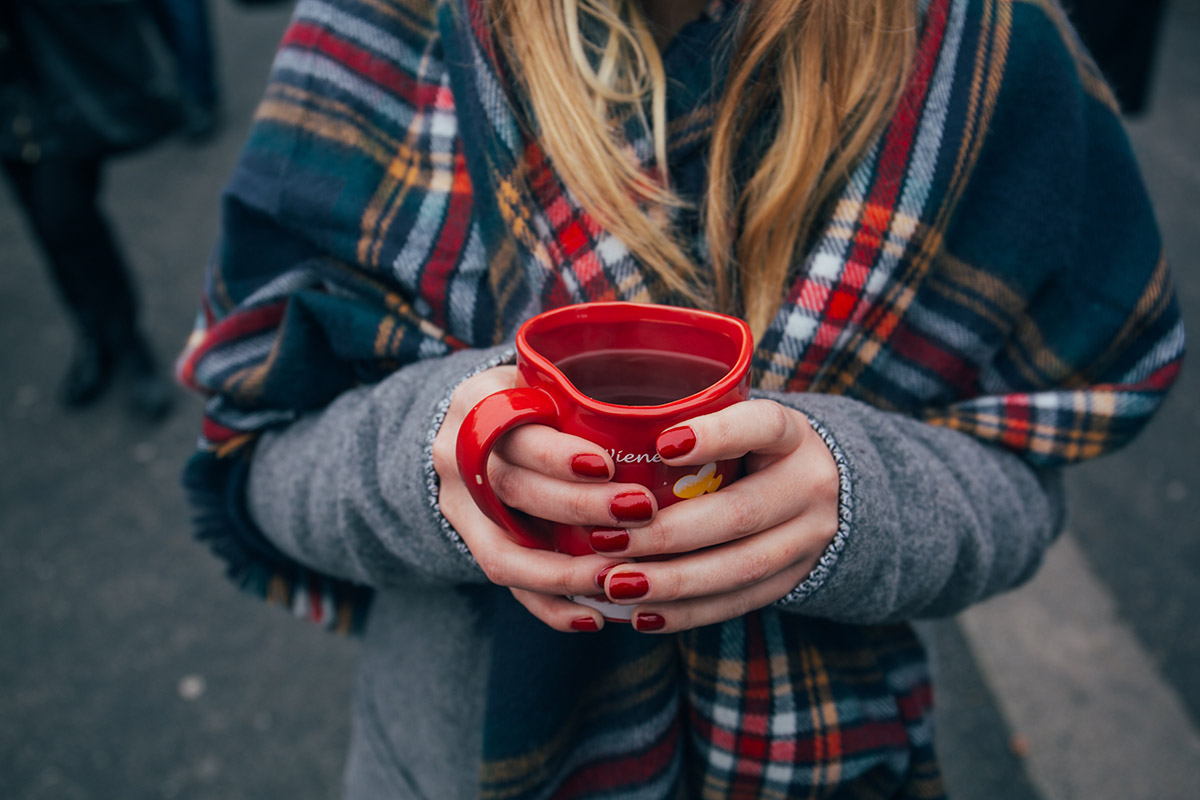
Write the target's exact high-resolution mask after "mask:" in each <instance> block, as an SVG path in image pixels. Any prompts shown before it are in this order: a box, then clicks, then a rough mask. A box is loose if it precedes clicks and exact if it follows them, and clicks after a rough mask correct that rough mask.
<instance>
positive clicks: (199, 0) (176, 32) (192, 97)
mask: <svg viewBox="0 0 1200 800" xmlns="http://www.w3.org/2000/svg"><path fill="white" fill-rule="evenodd" d="M148 6H149V8H150V11H151V13H152V14H153V15H154V18H155V21H156V22H157V23H158V26H159V28H161V29H162V32H163V37H164V38H165V39H166V42H167V45H168V46H169V47H170V48H171V53H172V54H173V55H174V56H175V63H176V66H177V68H178V70H179V89H180V111H181V114H182V117H183V120H182V122H183V127H182V132H183V134H184V136H186V137H187V138H188V139H190V140H192V141H193V142H203V141H207V140H208V139H210V138H211V137H212V136H213V135H214V134H215V133H216V132H217V129H218V128H219V127H220V92H219V90H218V85H217V70H216V63H215V59H214V52H213V51H214V44H213V35H212V24H211V21H210V16H209V9H208V1H207V0H148Z"/></svg>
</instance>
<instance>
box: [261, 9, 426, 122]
mask: <svg viewBox="0 0 1200 800" xmlns="http://www.w3.org/2000/svg"><path fill="white" fill-rule="evenodd" d="M282 46H283V47H296V48H301V49H307V50H316V51H317V52H320V53H323V54H324V55H327V56H329V57H330V58H331V59H333V60H334V61H336V62H337V63H338V64H340V65H341V66H343V67H346V68H347V69H350V70H353V71H354V72H356V73H358V74H359V75H361V76H363V77H364V78H366V79H367V80H369V81H371V82H372V83H376V84H378V85H379V86H381V87H383V88H384V89H386V90H388V91H389V92H392V93H394V94H397V95H399V96H400V97H401V98H403V99H404V100H406V101H408V102H410V103H412V104H413V105H414V106H416V107H417V108H422V107H425V106H431V105H437V104H438V99H439V98H438V93H439V90H440V87H439V86H437V85H436V84H430V83H422V82H420V81H418V80H417V79H416V78H414V77H413V76H412V75H409V74H408V73H407V72H405V71H404V70H402V69H398V68H397V67H395V66H394V65H392V64H390V63H389V62H387V61H385V60H384V59H383V58H380V57H379V56H376V55H375V54H374V53H371V52H370V51H368V50H364V49H363V48H361V47H359V46H357V45H355V44H351V43H350V42H348V41H346V40H345V39H340V38H338V37H337V36H336V35H334V34H333V33H332V32H330V31H329V30H327V29H325V28H322V27H320V26H318V25H314V24H312V23H308V22H297V23H295V24H294V25H292V26H291V27H289V28H288V30H287V32H286V33H285V34H284V37H283V42H282Z"/></svg>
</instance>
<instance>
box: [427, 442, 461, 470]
mask: <svg viewBox="0 0 1200 800" xmlns="http://www.w3.org/2000/svg"><path fill="white" fill-rule="evenodd" d="M457 462H458V459H457V457H456V455H455V453H454V447H453V446H452V445H451V444H450V442H449V441H448V438H447V437H443V436H438V437H437V438H436V439H434V440H433V468H434V469H435V470H436V471H437V473H438V474H439V475H449V474H451V473H452V472H454V471H455V470H457V469H458V463H457Z"/></svg>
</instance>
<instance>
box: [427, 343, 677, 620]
mask: <svg viewBox="0 0 1200 800" xmlns="http://www.w3.org/2000/svg"><path fill="white" fill-rule="evenodd" d="M515 385H516V368H515V367H496V368H494V369H489V370H486V371H484V372H482V373H480V374H478V375H476V376H474V377H472V378H469V379H467V380H466V381H464V382H463V383H462V384H460V385H459V387H458V388H457V389H456V390H455V392H454V394H453V395H452V396H451V398H450V408H449V410H448V411H447V413H446V418H445V420H444V421H443V422H442V426H441V428H440V429H439V431H438V433H437V436H436V438H435V439H434V442H433V465H434V468H435V470H436V471H437V473H438V477H439V478H440V480H441V488H440V490H439V492H438V504H439V506H440V507H441V510H442V514H443V515H444V516H445V517H446V519H447V521H449V523H450V524H451V525H452V526H454V529H455V530H456V531H458V533H459V535H460V536H462V539H463V542H465V543H466V545H467V547H468V548H469V549H470V551H471V554H472V555H473V556H475V560H476V561H477V562H478V563H479V566H480V567H481V568H482V569H483V572H484V574H485V575H486V576H487V578H488V580H490V581H492V583H495V584H498V585H500V586H507V587H509V589H510V590H511V591H512V593H513V596H514V597H516V599H517V600H518V601H519V602H520V603H521V604H522V605H524V606H525V607H526V608H527V609H529V611H530V612H531V613H532V614H533V615H534V616H536V617H537V618H538V619H540V620H542V621H543V622H545V623H546V624H547V625H549V626H550V627H552V628H555V629H556V630H560V631H573V630H574V631H580V630H582V631H588V630H599V629H600V628H602V627H603V626H604V618H603V616H602V615H601V614H600V612H598V611H596V610H595V609H592V608H588V607H586V606H581V605H578V604H576V603H573V602H571V601H570V600H568V599H566V596H567V595H594V594H598V593H599V592H600V587H599V584H598V583H597V581H596V576H597V575H598V574H599V573H600V572H601V570H603V569H604V568H605V567H608V566H612V565H613V564H615V563H618V562H619V561H620V560H621V559H619V558H613V557H611V556H604V555H594V556H590V555H589V556H569V555H564V554H562V553H555V552H551V551H548V550H536V549H533V548H528V547H524V546H522V545H519V544H517V543H516V542H515V541H513V540H512V538H511V537H509V535H508V534H507V533H506V532H505V531H504V529H503V528H501V527H500V526H498V525H497V524H496V523H494V522H492V521H491V520H490V519H489V518H488V517H487V516H485V515H484V514H483V512H482V511H480V510H479V507H478V506H476V505H475V501H474V500H473V499H472V498H471V496H470V494H469V493H468V492H467V487H466V486H465V485H464V484H463V482H462V477H461V476H460V475H459V472H458V463H457V459H456V456H455V445H456V442H457V439H458V431H459V428H460V427H461V426H462V422H463V418H464V417H465V416H466V415H467V412H468V411H470V410H471V409H472V408H473V407H474V406H475V404H476V403H478V402H479V401H480V400H482V399H483V398H484V397H486V396H487V395H489V394H492V393H493V392H497V391H500V390H502V389H509V388H512V387H513V386H515ZM612 474H613V463H612V458H611V457H609V455H608V453H606V452H605V451H604V450H603V449H602V448H600V447H598V446H597V445H595V444H593V443H591V442H589V441H587V440H585V439H581V438H579V437H577V436H571V435H569V434H565V433H561V432H559V431H556V430H554V429H553V428H549V427H546V426H544V425H522V426H520V427H519V428H516V429H515V430H513V431H512V432H510V433H508V434H506V435H505V436H504V437H502V438H501V439H500V441H499V443H498V444H497V446H496V448H495V450H494V451H493V453H492V457H491V459H490V460H489V462H488V479H489V481H490V482H491V485H492V488H493V489H494V490H495V492H496V495H497V496H498V497H499V498H500V500H501V501H502V502H503V503H504V504H505V505H507V506H509V507H511V508H516V509H519V510H521V511H524V512H526V513H528V514H531V515H533V516H535V517H540V518H541V519H548V520H554V521H557V522H565V523H568V524H573V525H585V526H596V527H602V528H615V527H617V526H620V527H622V528H636V527H637V526H639V525H644V524H646V523H648V522H650V521H651V520H652V519H653V515H654V513H655V511H656V506H655V503H654V498H653V496H652V495H651V494H650V493H649V492H648V491H646V490H645V489H644V488H643V487H641V486H637V485H634V484H619V483H612V482H611V481H610V480H609V478H610V477H611V476H612ZM619 495H623V496H624V500H625V501H626V504H627V503H628V500H629V499H630V498H633V499H635V500H636V499H638V497H641V498H645V501H646V504H648V508H649V513H648V514H642V515H640V518H639V519H633V520H630V519H628V518H626V519H621V518H620V516H618V515H619V514H621V507H622V503H621V501H618V502H617V503H616V504H615V505H614V498H617V497H618V496H619ZM634 505H637V504H636V503H635V504H634ZM614 510H615V511H616V512H617V514H618V515H615V514H614ZM624 516H626V517H628V514H625V515H624Z"/></svg>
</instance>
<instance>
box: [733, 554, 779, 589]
mask: <svg viewBox="0 0 1200 800" xmlns="http://www.w3.org/2000/svg"><path fill="white" fill-rule="evenodd" d="M733 571H734V574H735V575H736V576H737V580H738V583H739V584H740V585H742V586H751V585H753V584H756V583H758V582H759V581H761V580H763V579H764V578H766V577H767V576H768V575H770V574H771V572H772V563H771V559H770V558H769V557H767V556H765V555H762V554H758V553H747V554H746V555H744V556H743V557H742V558H741V559H739V560H738V562H737V563H736V564H735V565H734V566H733Z"/></svg>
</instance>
